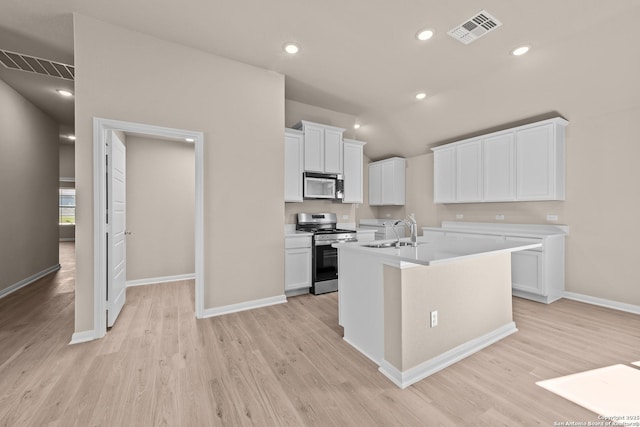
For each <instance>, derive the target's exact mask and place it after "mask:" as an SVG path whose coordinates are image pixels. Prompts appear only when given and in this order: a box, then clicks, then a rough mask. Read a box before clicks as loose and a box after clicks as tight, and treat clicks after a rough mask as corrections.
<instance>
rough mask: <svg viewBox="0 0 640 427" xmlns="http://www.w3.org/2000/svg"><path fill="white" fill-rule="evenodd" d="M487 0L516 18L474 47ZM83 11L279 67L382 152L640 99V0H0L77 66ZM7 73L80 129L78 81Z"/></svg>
mask: <svg viewBox="0 0 640 427" xmlns="http://www.w3.org/2000/svg"><path fill="white" fill-rule="evenodd" d="M482 9H484V10H486V11H488V12H489V13H490V14H492V15H493V16H495V17H496V18H497V19H498V20H499V21H501V22H502V24H503V25H502V26H501V27H499V28H497V29H495V30H493V31H492V32H490V33H488V34H486V35H485V36H483V37H481V38H479V39H478V40H476V41H475V42H473V43H471V44H469V45H464V44H462V43H460V42H459V41H457V40H454V39H453V38H452V37H450V36H449V35H447V31H449V30H450V29H452V28H454V27H456V26H457V25H459V24H461V23H463V22H464V21H465V20H467V19H468V18H470V17H471V16H473V15H474V14H476V13H477V12H479V11H480V10H482ZM73 12H77V13H80V14H84V15H88V16H91V17H94V18H97V19H99V20H103V21H105V22H109V23H112V24H115V25H118V26H121V27H125V28H128V29H132V30H136V31H140V32H142V33H146V34H149V35H152V36H156V37H158V38H162V39H164V40H169V41H173V42H176V43H179V44H182V45H185V46H190V47H193V48H196V49H199V50H203V51H206V52H210V53H213V54H216V55H220V56H223V57H227V58H231V59H234V60H237V61H240V62H244V63H247V64H251V65H255V66H258V67H261V68H266V69H270V70H274V71H277V72H280V73H282V74H284V75H285V76H286V78H285V91H286V92H285V95H286V98H287V99H290V100H294V101H298V102H302V103H305V104H310V105H314V106H318V107H322V108H326V109H329V110H333V111H337V112H341V113H346V114H349V115H352V116H353V117H354V122H355V121H357V122H359V123H360V124H361V125H362V126H361V128H360V129H359V130H358V131H357V135H355V136H356V137H357V138H358V139H362V140H365V141H368V142H369V144H367V146H366V147H365V150H366V152H367V154H368V155H369V156H370V157H371V158H373V159H377V158H382V157H385V156H389V155H403V156H413V155H418V154H422V153H426V152H428V150H429V148H430V147H433V146H435V145H438V144H441V143H444V142H448V141H451V140H453V139H457V138H460V137H464V136H470V135H473V134H477V133H480V132H483V131H487V130H494V129H498V128H501V127H506V126H509V125H513V124H518V123H522V122H526V121H532V120H534V119H536V118H546V117H550V116H555V115H562V116H563V117H565V118H567V119H569V120H571V118H572V116H580V117H585V116H586V117H588V116H589V115H594V114H602V112H603V111H605V112H606V111H615V109H616V108H625V107H629V106H636V107H637V106H638V104H639V101H638V99H639V92H640V90H639V88H640V85H639V84H638V83H637V82H636V81H637V80H638V76H639V75H640V59H639V57H640V55H638V54H637V48H636V46H635V39H636V37H635V28H636V25H635V21H636V20H637V18H638V17H640V0H616V1H614V2H602V1H601V0H562V1H557V0H536V1H533V0H528V1H525V0H484V1H483V2H478V1H477V0H459V1H456V2H443V1H441V0H403V1H389V0H349V1H343V0H340V1H339V0H323V1H311V0H271V1H264V0H210V1H206V2H205V1H202V0H183V1H181V2H168V1H167V2H157V1H152V0H138V1H131V0H111V1H108V2H105V1H99V0H57V1H55V2H52V1H50V0H30V1H24V0H0V48H2V49H6V50H12V51H17V52H21V53H25V54H29V55H33V56H39V57H44V58H46V59H49V60H53V61H58V62H63V63H69V64H72V63H73V17H72V13H73ZM425 27H429V28H433V29H435V30H436V34H435V36H434V37H433V38H432V39H431V40H428V41H426V42H419V41H418V40H417V39H416V38H415V35H416V33H417V31H418V30H420V29H422V28H425ZM289 41H293V42H296V43H298V44H299V45H300V46H301V51H300V53H298V54H297V55H295V56H289V55H287V54H285V53H284V52H283V50H282V46H283V44H284V43H285V42H289ZM523 44H526V45H530V46H531V47H532V48H531V51H530V52H529V53H528V54H526V55H524V56H522V57H515V56H512V55H510V51H511V50H512V49H513V48H515V47H517V46H519V45H523ZM0 79H2V80H4V81H5V82H7V83H8V84H9V85H10V86H12V87H14V88H15V89H16V90H17V91H18V92H20V93H22V94H23V95H24V96H25V97H26V98H27V99H29V100H31V101H32V102H33V103H35V104H36V105H38V106H40V108H41V109H43V110H44V111H45V112H47V113H48V114H49V115H51V116H52V117H53V118H54V119H55V120H57V121H58V122H59V123H61V124H62V125H64V126H67V127H68V128H69V129H72V127H73V101H72V100H68V99H62V98H59V97H57V95H56V94H55V92H54V89H55V88H57V87H70V85H72V82H67V81H65V80H60V79H54V78H50V77H43V76H38V75H35V74H29V73H24V72H19V71H13V70H7V69H5V68H4V67H2V66H0ZM417 92H425V93H426V94H427V97H426V98H425V99H424V100H421V101H418V100H416V99H415V94H416V93H417ZM350 132H352V135H351V136H353V132H354V131H353V130H351V131H350Z"/></svg>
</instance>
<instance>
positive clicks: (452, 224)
mask: <svg viewBox="0 0 640 427" xmlns="http://www.w3.org/2000/svg"><path fill="white" fill-rule="evenodd" d="M421 228H422V230H423V231H424V230H433V231H449V232H456V231H459V232H464V233H470V234H491V235H496V236H497V235H516V236H521V237H532V238H544V237H548V236H563V235H568V234H569V227H568V226H566V225H555V224H508V223H505V224H499V223H487V222H462V221H443V222H442V226H441V227H421Z"/></svg>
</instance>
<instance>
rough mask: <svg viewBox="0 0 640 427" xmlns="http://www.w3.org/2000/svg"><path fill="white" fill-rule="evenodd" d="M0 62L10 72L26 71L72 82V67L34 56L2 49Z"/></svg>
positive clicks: (73, 70)
mask: <svg viewBox="0 0 640 427" xmlns="http://www.w3.org/2000/svg"><path fill="white" fill-rule="evenodd" d="M0 62H1V63H2V65H4V66H5V67H6V68H9V69H12V70H21V71H28V72H30V73H36V74H42V75H45V76H51V77H57V78H59V79H65V80H73V78H74V75H75V69H74V67H73V65H67V64H62V63H60V62H53V61H49V60H48V59H42V58H36V57H35V56H29V55H23V54H21V53H16V52H10V51H8V50H3V49H0Z"/></svg>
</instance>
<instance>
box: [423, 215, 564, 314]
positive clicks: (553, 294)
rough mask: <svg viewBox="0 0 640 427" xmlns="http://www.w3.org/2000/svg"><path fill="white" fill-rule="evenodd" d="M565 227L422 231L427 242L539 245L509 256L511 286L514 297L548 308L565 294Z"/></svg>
mask: <svg viewBox="0 0 640 427" xmlns="http://www.w3.org/2000/svg"><path fill="white" fill-rule="evenodd" d="M568 231H569V229H568V227H566V226H553V225H544V224H540V225H538V224H493V223H463V222H456V221H444V222H443V223H442V227H423V228H422V235H423V237H424V238H425V239H426V240H428V239H436V238H439V237H442V236H448V237H455V238H458V239H473V238H485V239H494V240H513V241H517V242H525V243H542V247H541V248H539V249H531V250H526V251H519V252H513V253H512V254H511V285H512V292H513V295H514V296H517V297H522V298H527V299H531V300H534V301H538V302H542V303H546V304H549V303H551V302H553V301H556V300H558V299H560V298H562V295H563V293H564V239H565V235H567V234H568Z"/></svg>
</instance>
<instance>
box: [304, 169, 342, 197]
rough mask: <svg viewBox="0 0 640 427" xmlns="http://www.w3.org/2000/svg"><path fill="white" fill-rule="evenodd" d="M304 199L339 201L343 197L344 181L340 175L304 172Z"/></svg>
mask: <svg viewBox="0 0 640 427" xmlns="http://www.w3.org/2000/svg"><path fill="white" fill-rule="evenodd" d="M303 180H304V183H303V184H304V185H303V188H304V198H305V199H327V200H338V201H341V200H342V199H343V197H344V181H343V180H342V175H337V174H326V173H315V172H305V173H304V174H303Z"/></svg>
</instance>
